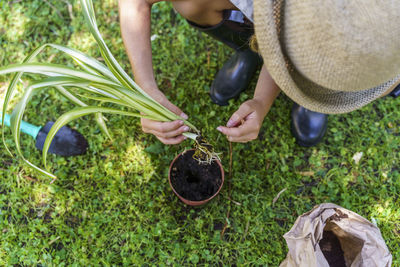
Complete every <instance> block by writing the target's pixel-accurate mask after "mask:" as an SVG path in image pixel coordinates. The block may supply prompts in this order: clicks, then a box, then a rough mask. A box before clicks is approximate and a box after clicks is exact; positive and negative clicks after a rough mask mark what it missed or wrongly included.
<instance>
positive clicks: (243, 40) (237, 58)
mask: <svg viewBox="0 0 400 267" xmlns="http://www.w3.org/2000/svg"><path fill="white" fill-rule="evenodd" d="M188 23H189V24H190V25H191V26H192V27H194V28H196V29H198V30H199V31H201V32H204V33H207V34H208V35H210V36H212V37H213V38H215V39H217V40H218V41H221V42H223V43H224V44H226V45H228V46H229V47H231V48H233V49H235V50H236V53H235V54H234V55H233V56H232V57H231V58H230V59H229V60H228V61H227V62H226V63H225V64H224V66H222V68H221V69H220V70H219V71H218V73H217V75H216V76H215V79H214V81H213V83H212V85H211V91H210V96H211V100H212V101H213V102H214V103H216V104H218V105H220V106H225V105H228V100H229V99H232V98H235V97H237V96H238V95H239V94H240V93H241V92H242V91H244V90H245V89H246V88H247V87H248V85H249V84H250V81H251V78H252V77H253V76H254V74H255V73H256V71H257V69H258V68H259V67H260V66H261V64H262V59H261V57H260V56H259V55H258V54H257V53H255V52H254V51H252V50H251V49H250V47H249V39H250V37H251V36H252V35H253V34H254V27H253V24H252V23H251V22H250V21H249V20H248V19H247V18H246V17H245V16H244V15H243V13H242V12H240V11H237V10H224V12H223V19H222V21H221V22H220V23H218V24H217V25H215V26H212V27H203V26H200V25H197V24H195V23H193V22H191V21H188Z"/></svg>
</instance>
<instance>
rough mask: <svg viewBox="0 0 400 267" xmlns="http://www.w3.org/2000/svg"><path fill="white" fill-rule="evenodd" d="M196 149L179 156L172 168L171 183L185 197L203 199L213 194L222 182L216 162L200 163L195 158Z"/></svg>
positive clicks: (193, 199)
mask: <svg viewBox="0 0 400 267" xmlns="http://www.w3.org/2000/svg"><path fill="white" fill-rule="evenodd" d="M193 154H194V150H189V151H187V152H185V153H183V154H182V155H181V156H180V157H179V158H177V159H176V160H175V162H174V164H173V165H172V168H171V184H172V186H173V187H174V189H175V191H176V192H177V193H178V194H179V195H181V196H182V197H183V198H185V199H187V200H191V201H201V200H205V199H207V198H210V197H211V196H213V195H214V194H215V193H216V192H217V191H218V188H219V187H220V185H221V183H222V177H221V170H220V168H219V165H218V164H217V163H216V162H212V163H211V164H207V163H199V162H198V161H196V160H195V159H193Z"/></svg>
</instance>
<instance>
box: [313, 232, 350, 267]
mask: <svg viewBox="0 0 400 267" xmlns="http://www.w3.org/2000/svg"><path fill="white" fill-rule="evenodd" d="M319 247H320V248H321V251H322V253H323V254H324V256H325V259H326V260H327V261H328V263H329V266H331V267H346V262H345V261H344V254H343V250H342V247H341V246H340V241H339V239H338V238H337V236H336V235H335V234H334V233H333V232H332V231H324V233H323V235H322V239H321V241H319Z"/></svg>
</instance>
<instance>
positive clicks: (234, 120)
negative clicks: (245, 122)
mask: <svg viewBox="0 0 400 267" xmlns="http://www.w3.org/2000/svg"><path fill="white" fill-rule="evenodd" d="M238 119H239V117H238V116H237V115H233V116H232V118H230V119H229V120H228V122H227V123H226V126H227V127H232V126H235V124H236V121H237V120H238Z"/></svg>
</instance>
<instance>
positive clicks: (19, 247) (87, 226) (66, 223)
mask: <svg viewBox="0 0 400 267" xmlns="http://www.w3.org/2000/svg"><path fill="white" fill-rule="evenodd" d="M71 4H72V13H70V12H69V11H68V4H67V2H64V1H51V5H50V1H39V0H32V1H21V2H19V1H14V2H11V1H9V2H5V1H2V2H1V3H0V25H1V26H0V47H1V49H0V66H4V65H7V64H11V63H18V62H20V61H21V60H22V59H23V58H24V56H25V53H27V52H28V51H32V50H33V49H34V48H36V47H38V46H39V45H41V44H43V43H45V42H52V43H58V44H65V45H68V46H71V47H74V48H77V49H80V50H82V51H84V52H87V53H88V54H90V55H92V56H95V57H99V56H100V55H99V54H97V52H98V49H97V47H96V45H95V42H94V40H93V39H92V38H91V37H90V34H89V32H88V29H87V27H86V26H85V24H84V19H83V17H82V16H81V9H80V6H79V4H78V3H75V2H72V1H71ZM95 4H96V5H95V6H96V11H97V16H98V22H99V24H100V26H99V28H100V31H101V32H102V34H103V37H104V39H105V40H106V42H107V45H109V47H110V48H111V50H112V52H113V54H114V55H115V57H116V58H117V59H118V60H119V62H120V63H121V65H122V66H123V67H124V68H125V70H127V71H129V64H128V60H127V56H126V54H125V51H124V47H123V44H122V39H121V37H120V32H119V23H118V17H117V16H118V14H117V6H116V3H115V1H97V2H96V3H95ZM71 17H74V19H71ZM152 18H153V25H154V26H153V28H152V30H153V33H152V35H153V37H154V38H155V40H154V41H153V42H152V45H153V48H154V49H153V51H154V58H153V62H154V65H155V68H156V70H155V72H156V76H157V81H158V83H159V86H160V88H162V90H163V91H164V92H165V93H166V95H167V96H168V97H169V98H170V100H171V101H172V102H173V103H175V104H176V105H178V106H179V107H181V108H182V109H183V110H184V111H185V112H186V113H187V114H189V116H190V120H191V121H193V122H194V123H195V124H196V125H198V126H199V127H202V128H203V129H204V133H205V134H206V135H207V136H208V139H209V140H210V141H212V142H213V143H214V145H215V149H216V150H217V151H221V152H223V155H222V156H223V158H222V162H223V165H224V166H225V170H226V171H227V169H228V165H229V164H228V163H229V158H228V143H227V141H226V139H225V138H224V137H223V136H222V135H221V134H219V132H218V131H216V130H215V128H216V127H217V126H218V125H219V124H222V123H225V122H226V121H227V119H228V118H229V116H230V115H231V114H232V113H233V112H234V111H235V110H236V109H237V107H238V106H239V104H240V103H241V102H242V101H244V100H245V99H248V98H249V97H251V95H252V90H248V91H246V92H245V93H244V94H242V95H241V96H240V98H239V99H237V100H235V101H232V102H231V103H230V105H229V106H227V107H219V106H216V105H214V104H212V103H211V101H210V100H209V96H208V91H209V86H210V84H211V82H212V79H213V77H214V74H215V72H216V71H217V69H218V68H219V67H220V66H221V65H222V64H223V62H224V61H225V60H226V59H227V58H228V56H229V54H230V53H231V50H230V49H228V48H226V47H225V46H223V45H222V44H219V43H217V42H216V41H214V40H212V39H211V38H209V37H207V36H205V35H202V34H200V33H199V32H197V31H195V30H194V29H191V28H190V27H189V26H188V25H187V24H186V23H185V21H184V20H183V19H182V18H181V17H179V16H177V15H175V13H174V12H173V11H172V9H171V7H170V6H169V5H168V4H165V3H160V4H156V5H155V6H154V8H153V13H152ZM50 54H51V53H49V54H47V55H46V54H44V55H42V56H41V59H43V60H45V61H46V60H48V57H49V56H50ZM64 60H65V61H64ZM52 62H54V63H64V62H66V58H64V57H61V58H58V57H57V58H55V59H53V61H52ZM9 79H10V78H9V77H7V78H4V77H0V98H1V97H3V96H4V91H5V89H6V86H7V81H8V80H9ZM24 81H26V82H27V81H28V80H25V79H24ZM21 93H22V91H21V90H20V91H19V92H18V93H17V94H19V95H20V94H21ZM399 104H400V99H397V100H393V99H392V98H385V99H381V100H378V101H376V102H374V103H372V104H370V105H368V106H367V107H364V108H363V109H361V110H359V111H355V112H352V113H349V114H345V115H337V116H330V117H329V129H328V132H327V134H326V136H325V139H324V141H323V142H322V143H321V144H319V145H318V146H316V147H314V148H302V147H299V146H297V145H296V144H295V140H294V138H293V137H292V136H291V134H290V119H289V114H290V108H291V101H290V100H289V99H288V98H287V97H285V96H284V95H283V94H282V95H281V96H279V98H278V99H277V101H276V102H275V103H274V105H273V107H272V109H271V111H270V113H269V115H268V116H267V118H266V119H265V121H264V124H263V127H262V130H261V132H260V136H259V138H258V140H255V141H253V142H250V143H247V144H234V145H233V152H234V153H233V159H234V163H233V169H234V177H233V180H232V199H233V200H234V201H236V202H238V203H240V204H241V205H240V206H239V205H236V204H234V203H230V201H229V200H228V186H227V184H226V185H225V186H224V188H223V190H222V191H221V193H220V195H219V196H218V197H216V198H215V199H214V200H213V201H212V202H211V203H209V204H207V205H206V206H203V207H199V208H190V207H187V206H185V205H184V204H182V203H181V202H180V201H179V200H178V198H177V197H175V196H174V195H173V193H172V190H171V189H170V188H169V185H168V181H167V170H168V166H169V164H170V162H171V160H172V159H173V157H174V156H175V155H177V154H178V153H179V152H180V151H182V150H183V149H184V148H185V147H186V148H188V147H189V146H190V142H189V141H186V142H185V143H183V144H182V145H179V146H165V145H162V144H161V143H160V142H158V141H157V140H156V138H154V137H152V136H149V135H145V134H143V133H142V132H141V127H140V124H139V121H138V120H137V119H135V118H132V119H131V118H127V117H122V116H112V117H111V116H108V118H109V122H108V125H109V130H110V132H111V133H112V135H113V138H114V141H113V142H111V141H109V140H108V139H107V138H106V137H105V136H104V135H103V134H101V132H100V129H99V128H98V127H97V126H95V124H94V123H93V122H94V120H93V118H91V117H84V118H82V119H79V120H77V121H76V122H74V123H73V124H71V125H70V126H72V127H74V128H76V129H78V130H79V131H80V132H82V133H83V134H84V135H85V136H86V138H87V139H88V140H89V145H90V149H89V152H88V153H87V154H86V155H84V156H79V157H74V158H62V157H56V156H54V155H49V157H48V159H49V165H50V167H51V169H52V170H54V172H55V174H56V175H57V177H58V180H57V181H56V182H54V183H52V184H50V180H49V179H47V178H45V177H43V176H40V175H38V174H37V173H36V172H34V171H32V170H31V169H29V168H27V167H26V166H25V165H24V164H22V163H20V162H18V161H17V160H15V159H13V158H11V157H9V156H8V154H7V153H6V151H4V149H2V150H1V151H0V177H1V180H0V193H1V194H0V232H1V235H0V265H6V266H7V265H14V264H20V265H26V266H32V265H41V266H70V265H71V266H84V265H88V266H103V265H105V266H112V265H114V266H118V265H127V266H128V265H143V264H148V265H190V264H197V265H217V264H223V265H232V264H238V265H239V264H240V265H266V266H277V265H279V263H280V262H281V261H282V260H283V259H284V258H285V256H286V253H287V246H286V244H285V241H284V239H283V237H282V235H283V234H284V233H285V232H287V231H289V229H290V228H291V226H292V225H293V223H294V221H295V220H296V218H297V217H298V216H299V215H301V214H302V213H304V212H306V211H308V210H310V209H311V208H312V207H313V206H314V205H316V204H319V203H322V202H333V203H336V204H338V205H341V206H343V207H345V208H347V209H350V210H352V211H355V212H357V213H358V214H360V215H362V216H364V217H365V218H367V219H369V220H375V221H376V222H377V225H378V226H379V228H380V229H381V232H382V236H383V238H384V239H385V241H386V244H387V245H388V247H389V249H390V251H391V252H392V255H393V259H394V264H393V265H394V266H397V265H400V201H399V199H398V196H399V193H400V179H399V177H400V169H399V167H398V166H399V164H400V155H399V146H400V137H399V136H400V132H399V126H400V111H399V109H398V106H399ZM71 107H72V105H71V104H69V103H68V102H67V101H66V100H65V99H63V98H61V97H59V96H58V95H57V94H56V93H55V91H52V90H49V91H46V92H44V93H41V94H40V95H38V96H35V97H34V98H33V99H32V101H31V103H30V105H28V108H27V113H26V116H25V119H26V120H27V121H29V122H31V123H34V124H36V125H44V124H45V123H46V122H47V121H49V120H54V119H56V118H57V117H58V116H59V115H60V114H61V113H62V112H65V111H66V110H68V109H70V108H71ZM7 133H8V139H7V142H8V144H9V145H10V146H11V147H12V140H11V135H10V131H9V130H7ZM21 139H22V140H21V145H22V147H23V151H24V153H25V156H26V157H27V158H28V159H30V160H32V162H33V163H35V164H39V165H40V164H41V153H40V152H38V151H35V150H34V144H33V141H32V140H31V139H30V138H29V137H27V136H25V135H24V136H22V138H21ZM357 152H363V156H362V157H361V160H360V161H359V162H358V163H356V162H355V161H354V160H353V159H352V158H353V156H354V155H355V154H356V153H357ZM284 188H287V190H286V191H285V192H284V193H282V194H281V196H280V197H279V199H278V201H277V202H276V203H275V204H274V205H273V204H272V202H273V199H274V197H275V196H276V195H277V194H278V192H280V191H281V190H282V189H284ZM228 209H230V210H231V212H230V216H229V219H228V220H227V219H226V214H227V211H228ZM226 221H227V222H228V228H227V230H226V232H225V235H224V237H223V238H221V237H220V233H221V231H222V228H223V226H224V224H225V222H226Z"/></svg>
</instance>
